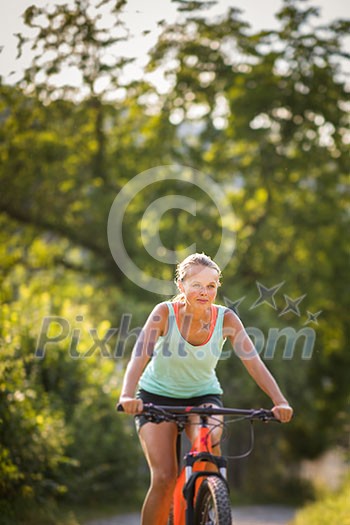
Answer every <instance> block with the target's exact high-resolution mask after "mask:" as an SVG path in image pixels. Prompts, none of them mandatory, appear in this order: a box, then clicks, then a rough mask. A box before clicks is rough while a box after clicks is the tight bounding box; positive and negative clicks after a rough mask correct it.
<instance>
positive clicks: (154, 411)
mask: <svg viewBox="0 0 350 525" xmlns="http://www.w3.org/2000/svg"><path fill="white" fill-rule="evenodd" d="M117 410H118V412H124V408H123V406H122V405H121V404H119V405H118V406H117ZM140 414H145V415H147V414H148V415H159V416H163V417H166V416H167V415H168V416H169V418H173V419H174V418H175V419H176V416H182V417H183V416H187V415H189V414H198V415H203V416H214V415H215V416H218V415H224V416H241V417H244V418H246V419H251V420H253V419H259V420H260V421H278V419H276V418H275V416H274V414H273V412H272V411H271V410H266V409H264V408H258V409H254V408H253V409H240V408H226V407H196V406H188V407H185V406H167V405H154V404H153V403H145V404H144V406H143V410H142V412H140ZM138 415H139V414H138Z"/></svg>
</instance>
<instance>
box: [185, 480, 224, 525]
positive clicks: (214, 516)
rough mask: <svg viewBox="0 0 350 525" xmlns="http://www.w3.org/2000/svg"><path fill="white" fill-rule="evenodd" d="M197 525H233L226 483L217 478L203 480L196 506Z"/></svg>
mask: <svg viewBox="0 0 350 525" xmlns="http://www.w3.org/2000/svg"><path fill="white" fill-rule="evenodd" d="M194 522H195V525H232V516H231V505H230V498H229V494H228V490H227V486H226V484H225V482H224V481H223V480H222V479H221V478H219V477H216V476H210V477H208V478H206V479H205V480H203V482H202V484H201V486H200V488H199V491H198V495H197V498H196V505H195V520H194Z"/></svg>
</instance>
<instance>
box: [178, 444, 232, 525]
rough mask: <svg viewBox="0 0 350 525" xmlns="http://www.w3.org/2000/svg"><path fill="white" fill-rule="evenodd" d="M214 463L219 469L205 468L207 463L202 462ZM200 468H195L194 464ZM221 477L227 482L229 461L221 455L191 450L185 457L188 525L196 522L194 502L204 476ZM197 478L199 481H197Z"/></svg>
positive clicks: (185, 492)
mask: <svg viewBox="0 0 350 525" xmlns="http://www.w3.org/2000/svg"><path fill="white" fill-rule="evenodd" d="M203 462H205V463H212V464H213V465H215V466H216V467H217V469H218V470H217V471H216V472H215V471H209V470H204V469H205V465H202V464H201V463H203ZM196 463H197V465H196V467H199V468H200V470H197V469H196V470H194V468H193V467H194V466H195V464H196ZM208 477H219V478H221V479H223V480H224V481H225V482H226V483H227V461H226V459H225V458H223V457H221V456H213V454H211V453H209V452H189V453H188V454H187V455H186V457H185V485H184V488H183V495H184V497H185V500H186V503H187V505H186V522H185V523H186V525H192V524H193V523H194V503H195V498H196V494H197V492H198V489H199V487H200V484H201V483H202V481H203V479H204V478H208ZM197 480H199V481H198V483H197Z"/></svg>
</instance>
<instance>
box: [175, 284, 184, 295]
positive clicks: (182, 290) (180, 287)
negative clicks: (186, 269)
mask: <svg viewBox="0 0 350 525" xmlns="http://www.w3.org/2000/svg"><path fill="white" fill-rule="evenodd" d="M176 284H177V287H178V289H179V291H180V292H181V293H184V291H185V289H184V285H183V283H182V281H177V283H176Z"/></svg>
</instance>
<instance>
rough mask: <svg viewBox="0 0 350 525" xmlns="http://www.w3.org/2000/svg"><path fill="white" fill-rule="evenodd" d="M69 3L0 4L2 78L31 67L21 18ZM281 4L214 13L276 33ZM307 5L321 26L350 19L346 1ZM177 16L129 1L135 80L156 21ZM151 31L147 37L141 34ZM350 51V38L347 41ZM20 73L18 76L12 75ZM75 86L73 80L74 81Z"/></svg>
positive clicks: (242, 1) (160, 5) (254, 3)
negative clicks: (34, 8)
mask: <svg viewBox="0 0 350 525" xmlns="http://www.w3.org/2000/svg"><path fill="white" fill-rule="evenodd" d="M67 1H69V0H55V1H52V0H51V1H50V0H37V1H34V0H16V1H15V2H11V4H10V5H9V3H8V2H6V1H2V2H0V35H1V36H0V75H2V76H3V77H4V78H6V79H7V80H8V81H15V80H16V79H17V78H18V73H19V72H20V71H22V70H23V68H25V67H27V66H29V64H30V60H31V55H30V54H29V53H27V54H26V55H24V56H23V57H22V58H21V59H19V60H16V54H17V50H16V44H17V39H16V37H15V33H22V31H23V27H24V26H23V22H22V19H21V14H22V13H23V11H24V10H25V9H26V8H27V7H28V6H30V5H33V4H35V5H38V6H44V5H49V4H58V3H66V2H67ZM282 4H283V2H282V0H219V1H218V4H217V6H216V7H215V8H214V11H213V13H215V12H216V13H218V14H219V13H223V12H225V10H226V9H227V8H228V7H229V6H234V7H237V8H239V9H241V10H242V19H243V20H245V21H247V22H249V23H250V24H251V26H252V30H254V31H257V30H259V29H273V28H277V27H278V20H276V18H275V13H276V12H277V11H278V10H279V9H280V7H281V6H282ZM305 5H310V6H316V7H319V8H320V9H321V13H320V14H321V16H320V17H319V18H318V23H320V24H321V23H329V22H331V21H332V20H334V19H337V18H350V1H347V0H309V2H308V3H306V4H305ZM175 16H176V6H175V4H174V3H173V2H171V0H128V2H127V5H126V7H125V21H126V25H127V27H128V29H129V30H130V34H131V35H132V37H133V38H132V39H131V40H129V41H128V43H127V44H126V47H125V49H124V50H123V51H122V52H124V53H125V56H130V57H138V61H137V64H138V65H137V64H136V65H133V66H130V71H129V74H130V75H131V76H134V77H135V78H137V77H140V76H141V75H142V65H143V64H144V63H145V62H146V60H147V50H148V49H149V48H150V47H151V46H152V45H153V44H154V43H155V41H156V38H157V36H158V34H159V29H158V26H157V21H159V20H160V19H162V18H163V19H165V20H167V21H173V20H174V18H175ZM145 30H149V31H150V33H149V35H148V36H147V37H144V36H143V37H141V33H142V32H143V31H145ZM346 48H348V49H349V51H350V37H348V39H347V41H346ZM12 71H17V74H12V75H11V76H10V73H11V72H12ZM72 82H73V83H74V79H73V80H72Z"/></svg>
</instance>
